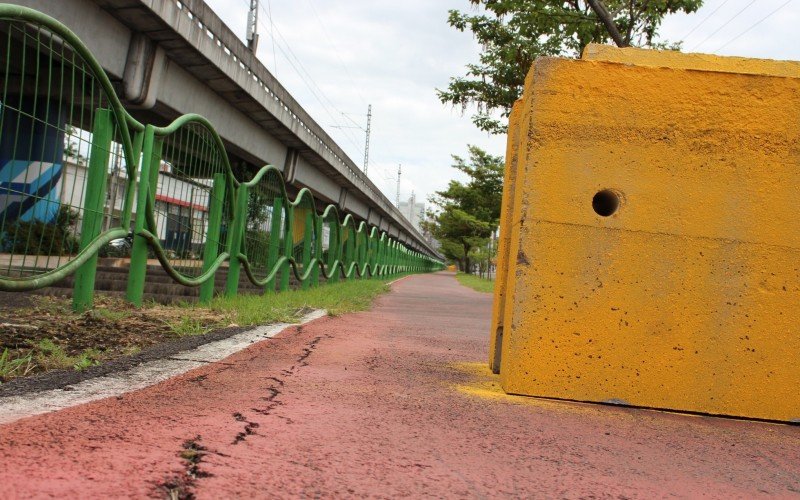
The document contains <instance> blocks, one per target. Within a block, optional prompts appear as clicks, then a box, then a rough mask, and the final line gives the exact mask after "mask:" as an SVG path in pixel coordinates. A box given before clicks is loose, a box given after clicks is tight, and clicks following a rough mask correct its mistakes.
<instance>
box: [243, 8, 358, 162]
mask: <svg viewBox="0 0 800 500" xmlns="http://www.w3.org/2000/svg"><path fill="white" fill-rule="evenodd" d="M243 1H244V2H245V4H246V5H247V6H248V8H249V7H250V2H249V0H243ZM259 7H260V8H261V9H263V8H264V7H263V5H259ZM267 15H268V16H269V13H267ZM258 21H259V22H260V23H261V25H262V27H264V28H265V29H267V27H266V25H265V24H264V22H263V20H262V19H259V20H258ZM273 32H274V33H277V34H278V36H279V37H280V39H281V40H283V45H285V46H286V49H287V50H288V53H287V51H286V50H284V49H283V47H282V46H281V44H280V43H279V44H277V48H278V50H279V51H280V52H281V53H282V54H283V56H284V57H285V58H286V61H287V62H288V63H289V65H290V66H291V67H292V68H294V70H295V72H297V75H298V76H299V77H300V79H301V80H302V81H303V83H304V84H305V85H306V87H307V88H308V90H309V91H310V92H311V95H313V96H314V98H315V99H316V100H317V102H319V104H320V105H321V106H322V109H323V110H324V111H325V113H326V114H327V115H328V116H329V117H330V119H331V120H332V121H333V122H334V123H337V124H338V123H339V122H338V121H337V119H336V118H335V114H334V113H332V112H331V110H330V109H329V108H328V105H326V104H325V102H323V99H324V100H325V101H327V102H328V104H330V107H332V108H334V109H335V110H336V111H338V112H339V113H341V110H339V109H338V108H337V107H336V105H335V104H333V102H331V100H330V99H329V98H328V96H327V95H325V93H324V92H323V90H322V88H321V87H320V86H319V85H317V83H316V82H315V81H314V78H313V77H312V76H311V74H310V73H309V72H308V70H307V69H306V68H305V66H304V65H303V63H302V61H300V58H298V57H297V54H295V53H294V51H293V50H292V48H291V47H290V46H289V42H288V41H287V40H286V38H285V37H284V36H283V34H282V33H281V31H280V29H278V27H277V26H275V25H274V24H273V30H272V31H271V33H273ZM273 39H274V38H273ZM290 54H291V55H290ZM292 57H293V58H294V60H295V61H296V62H297V65H299V66H300V68H298V67H297V65H295V64H294V63H293V62H292ZM301 69H302V71H301ZM304 73H305V76H304V75H303V74H304ZM309 82H310V83H309ZM315 87H316V89H317V90H314V88H315ZM317 91H319V92H317ZM320 95H321V96H322V97H320ZM343 134H344V135H343V137H344V138H345V139H346V140H347V141H348V142H350V144H352V145H353V146H354V147H355V150H356V151H360V150H361V147H360V146H358V145H357V141H356V139H355V137H354V136H353V135H352V134H351V133H347V131H345V130H343Z"/></svg>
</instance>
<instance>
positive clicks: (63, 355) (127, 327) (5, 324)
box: [0, 294, 235, 383]
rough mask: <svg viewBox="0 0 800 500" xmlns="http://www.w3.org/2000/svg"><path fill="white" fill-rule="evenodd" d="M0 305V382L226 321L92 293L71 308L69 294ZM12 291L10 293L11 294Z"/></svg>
mask: <svg viewBox="0 0 800 500" xmlns="http://www.w3.org/2000/svg"><path fill="white" fill-rule="evenodd" d="M6 295H11V297H14V299H13V300H8V301H6V300H2V305H0V382H3V383H4V382H8V381H9V380H12V379H14V378H17V377H23V376H30V375H35V374H38V373H42V372H47V371H51V370H64V369H73V370H77V371H81V370H85V369H88V368H90V367H92V366H94V365H97V364H99V363H101V362H107V361H111V360H114V359H118V358H120V357H124V356H130V355H133V354H137V353H138V352H140V351H141V350H143V349H147V348H148V347H151V346H154V345H156V344H161V343H164V342H168V341H172V340H175V339H179V338H181V337H184V336H193V335H198V334H203V333H206V332H208V331H210V330H211V329H215V328H221V327H226V326H235V325H231V321H230V318H229V317H228V316H227V315H226V314H224V313H221V312H217V311H212V310H210V309H201V308H192V309H189V308H185V307H179V306H163V305H150V306H146V307H143V308H141V309H136V308H134V307H131V305H130V304H128V303H126V302H124V301H122V300H121V299H117V298H112V297H103V296H98V297H97V298H96V299H95V308H94V309H92V310H90V311H87V312H85V313H81V314H79V313H75V312H73V311H72V310H71V303H70V301H69V299H64V298H57V297H45V296H35V295H23V294H3V296H2V297H0V299H6V298H8V297H6ZM15 295H16V296H15Z"/></svg>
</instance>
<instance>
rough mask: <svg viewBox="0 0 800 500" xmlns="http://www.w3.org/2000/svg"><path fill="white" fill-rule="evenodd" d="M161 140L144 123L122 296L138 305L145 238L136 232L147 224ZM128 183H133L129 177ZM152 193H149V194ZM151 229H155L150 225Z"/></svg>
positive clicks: (141, 283)
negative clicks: (134, 219) (131, 238)
mask: <svg viewBox="0 0 800 500" xmlns="http://www.w3.org/2000/svg"><path fill="white" fill-rule="evenodd" d="M161 144H162V143H161V141H157V140H156V138H155V129H154V127H153V126H152V125H147V127H146V128H145V132H144V141H143V144H142V168H141V170H140V171H139V192H138V193H137V197H136V221H135V225H134V228H135V229H134V236H133V245H132V248H131V267H130V274H129V275H128V288H127V291H126V293H125V296H126V298H127V300H128V302H130V303H131V304H133V305H135V306H136V307H141V306H142V296H143V295H144V283H145V275H146V273H147V253H148V243H147V240H146V239H145V238H144V237H143V236H141V235H140V234H139V233H140V232H141V231H142V230H144V229H145V228H146V226H147V215H146V213H145V212H146V211H147V200H148V198H153V199H154V196H153V193H155V190H156V187H157V185H158V169H159V166H160V164H161ZM131 182H134V180H133V179H132V180H131ZM151 192H152V193H151ZM152 229H153V230H155V228H152Z"/></svg>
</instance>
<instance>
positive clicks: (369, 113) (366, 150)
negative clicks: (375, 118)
mask: <svg viewBox="0 0 800 500" xmlns="http://www.w3.org/2000/svg"><path fill="white" fill-rule="evenodd" d="M371 125H372V104H370V105H368V106H367V140H366V143H365V144H364V175H367V169H369V131H370V127H371Z"/></svg>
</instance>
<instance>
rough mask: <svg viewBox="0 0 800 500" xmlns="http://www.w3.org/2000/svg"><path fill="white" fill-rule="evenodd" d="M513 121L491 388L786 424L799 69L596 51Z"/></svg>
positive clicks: (542, 75) (537, 81) (799, 379)
mask: <svg viewBox="0 0 800 500" xmlns="http://www.w3.org/2000/svg"><path fill="white" fill-rule="evenodd" d="M511 124H512V129H511V132H510V134H509V148H508V161H507V165H508V169H509V171H508V172H507V173H506V179H507V182H508V185H507V186H506V191H505V192H504V205H503V207H504V214H503V221H502V222H501V235H503V234H505V235H506V236H503V237H501V247H500V248H499V262H498V277H497V282H496V289H497V292H496V295H495V312H494V317H493V321H492V342H493V345H492V347H491V349H490V358H491V359H490V362H491V364H492V367H493V368H494V369H495V370H499V372H500V375H501V383H502V386H503V389H504V390H505V391H506V392H510V393H515V394H526V395H535V396H545V397H554V398H564V399H572V400H581V401H596V402H613V403H621V404H629V405H635V406H644V407H653V408H666V409H674V410H683V411H694V412H703V413H710V414H722V415H735V416H742V417H753V418H763V419H771V420H781V421H791V420H796V419H799V418H800V326H799V325H800V265H798V263H797V262H798V261H799V260H800V218H798V217H797V215H796V212H797V209H798V206H800V64H798V63H792V62H778V61H754V60H747V59H742V58H723V57H714V56H706V55H702V56H700V55H695V54H678V53H674V52H655V51H642V50H638V49H613V48H605V47H597V46H590V47H589V48H587V50H586V51H585V53H584V59H583V60H562V59H540V60H538V61H537V62H536V64H535V65H534V67H533V68H532V71H531V75H529V78H528V82H527V83H526V89H525V92H524V94H523V97H522V99H521V100H520V101H519V102H518V103H517V105H516V106H515V108H514V113H513V115H512V121H511ZM504 237H507V238H508V240H507V241H505V242H504V240H503V239H502V238H504ZM495 344H496V345H497V346H499V347H500V348H499V349H497V348H496V347H495Z"/></svg>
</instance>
